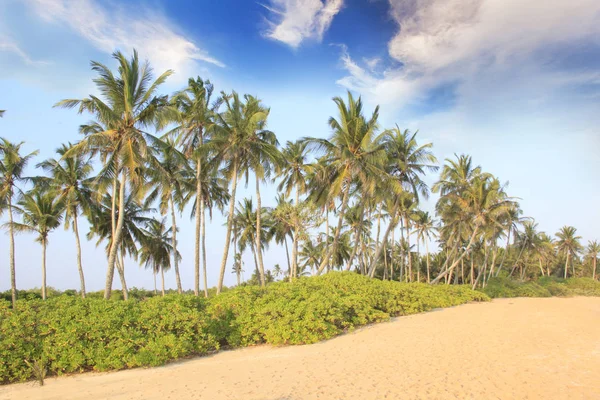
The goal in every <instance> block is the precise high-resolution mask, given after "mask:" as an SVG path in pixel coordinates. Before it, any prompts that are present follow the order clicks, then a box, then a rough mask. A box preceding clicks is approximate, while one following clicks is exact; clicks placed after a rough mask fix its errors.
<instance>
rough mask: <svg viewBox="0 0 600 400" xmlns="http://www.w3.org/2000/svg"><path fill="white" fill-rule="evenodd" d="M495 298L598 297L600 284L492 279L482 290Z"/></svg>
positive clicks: (582, 280)
mask: <svg viewBox="0 0 600 400" xmlns="http://www.w3.org/2000/svg"><path fill="white" fill-rule="evenodd" d="M482 291H483V292H484V293H485V294H487V295H488V296H490V297H492V298H497V297H549V296H560V297H569V296H600V282H598V281H595V280H593V279H591V278H569V279H566V280H565V279H560V278H555V277H549V276H544V277H541V278H540V279H538V280H537V281H535V282H519V281H515V280H512V279H509V278H492V279H490V280H489V282H488V285H487V286H486V287H485V289H483V290H482Z"/></svg>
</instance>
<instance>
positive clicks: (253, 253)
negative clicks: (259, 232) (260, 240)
mask: <svg viewBox="0 0 600 400" xmlns="http://www.w3.org/2000/svg"><path fill="white" fill-rule="evenodd" d="M250 250H251V251H252V257H253V258H254V270H255V271H256V277H257V278H258V281H259V282H260V271H259V269H258V259H257V258H256V249H255V248H254V244H252V243H250Z"/></svg>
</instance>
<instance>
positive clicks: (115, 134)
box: [55, 50, 173, 299]
mask: <svg viewBox="0 0 600 400" xmlns="http://www.w3.org/2000/svg"><path fill="white" fill-rule="evenodd" d="M113 58H114V59H115V60H116V61H117V62H118V64H119V68H118V73H117V74H114V73H113V72H112V71H111V70H110V69H109V68H108V67H107V66H105V65H103V64H101V63H98V62H95V61H92V62H91V65H92V70H93V71H95V72H97V73H98V75H99V76H98V77H97V78H96V79H94V83H95V84H96V86H97V88H98V91H99V92H100V93H101V94H102V96H101V97H102V98H100V97H97V96H90V97H88V98H85V99H68V100H62V101H60V102H58V103H57V104H56V105H55V106H56V107H64V108H75V107H78V112H79V113H80V114H81V113H83V112H88V113H90V114H92V115H94V117H95V118H96V121H95V122H94V123H92V124H89V125H84V126H82V127H81V131H82V133H84V134H86V137H85V138H84V139H83V140H82V141H81V142H79V143H78V144H76V145H75V146H74V147H73V149H72V151H73V152H84V153H90V154H92V155H96V154H100V155H101V156H102V158H103V160H104V167H103V169H102V171H101V176H106V177H110V178H112V181H113V198H118V199H119V204H118V209H119V212H118V215H119V216H120V218H115V217H116V216H115V214H116V212H115V211H113V212H112V215H111V218H112V221H111V222H112V230H111V235H112V236H113V237H114V238H113V240H111V243H112V244H113V245H112V247H111V248H110V251H109V257H108V268H107V273H106V285H105V289H104V298H105V299H108V298H110V293H111V290H112V280H113V276H114V268H115V262H116V259H117V244H118V243H119V240H120V236H121V234H122V230H123V216H124V212H123V210H124V207H125V204H124V201H125V192H126V189H127V186H129V187H130V189H131V188H134V187H136V186H139V185H141V184H142V183H143V181H144V176H143V172H144V168H143V167H144V165H145V162H146V160H147V156H148V154H149V146H148V140H151V141H152V140H154V139H155V138H154V136H152V135H150V134H149V133H148V132H146V131H145V129H147V128H148V127H150V126H153V125H154V124H155V123H156V121H157V120H158V118H159V117H160V115H161V112H162V111H164V110H167V109H168V102H167V99H166V96H157V95H156V92H157V90H158V88H159V86H160V85H161V84H162V83H164V82H165V80H166V79H167V77H169V75H171V74H172V73H173V72H172V71H171V70H169V71H166V72H164V73H163V74H161V75H160V76H159V77H158V78H157V79H156V80H154V81H153V76H152V68H151V67H150V64H149V63H148V62H147V61H146V62H145V63H143V64H141V65H140V61H139V58H138V53H137V51H136V50H134V51H133V56H132V57H131V59H130V60H128V59H127V58H126V57H125V55H123V54H122V53H121V52H120V51H117V52H115V53H113ZM119 176H120V180H119V179H118V178H119ZM117 182H119V184H118V189H117ZM117 191H118V194H117Z"/></svg>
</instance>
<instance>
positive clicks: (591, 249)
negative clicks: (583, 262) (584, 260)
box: [586, 240, 600, 279]
mask: <svg viewBox="0 0 600 400" xmlns="http://www.w3.org/2000/svg"><path fill="white" fill-rule="evenodd" d="M586 255H587V257H589V258H590V259H591V260H592V279H596V266H597V264H598V256H599V255H600V243H598V241H597V240H594V241H593V242H592V241H590V242H588V245H587V249H586Z"/></svg>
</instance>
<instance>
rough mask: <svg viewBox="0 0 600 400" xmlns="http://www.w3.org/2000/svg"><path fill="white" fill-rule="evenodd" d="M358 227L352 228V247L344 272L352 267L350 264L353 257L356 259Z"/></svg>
mask: <svg viewBox="0 0 600 400" xmlns="http://www.w3.org/2000/svg"><path fill="white" fill-rule="evenodd" d="M358 236H359V233H358V226H357V227H356V228H354V246H353V248H352V253H350V258H349V259H348V264H347V265H346V271H350V267H351V266H352V262H353V261H354V257H356V252H357V251H358Z"/></svg>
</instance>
